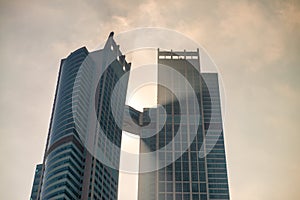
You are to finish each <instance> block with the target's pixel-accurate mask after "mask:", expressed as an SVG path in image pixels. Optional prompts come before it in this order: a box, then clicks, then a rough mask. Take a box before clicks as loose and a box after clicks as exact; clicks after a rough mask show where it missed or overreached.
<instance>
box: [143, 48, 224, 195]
mask: <svg viewBox="0 0 300 200" xmlns="http://www.w3.org/2000/svg"><path fill="white" fill-rule="evenodd" d="M157 60H158V82H163V81H164V82H166V81H167V82H168V83H169V85H170V86H171V87H172V88H173V89H174V90H176V89H177V90H178V92H177V93H178V94H179V95H177V96H176V95H175V94H174V93H173V91H171V90H170V89H168V88H166V87H164V86H162V85H158V95H157V102H158V104H160V105H162V106H163V107H164V108H165V110H166V114H167V117H166V118H167V119H166V122H163V123H164V124H157V125H156V126H152V129H153V130H152V132H158V134H156V135H153V136H151V137H144V138H142V139H141V143H140V152H141V155H140V171H143V170H144V169H145V168H147V166H146V165H149V163H155V164H156V166H157V170H154V171H151V172H146V173H141V174H140V175H139V191H138V197H139V200H208V199H229V187H228V178H227V167H226V156H225V147H224V137H223V125H222V116H221V103H220V92H219V83H218V75H217V73H201V72H200V59H199V51H189V52H188V51H182V52H173V51H160V50H158V57H157ZM164 66H168V67H170V68H172V69H173V70H171V71H170V70H169V71H170V73H165V72H164V70H163V69H164ZM176 73H180V74H181V75H182V76H183V77H184V78H185V80H188V83H184V82H182V81H180V80H178V79H176V78H175V77H176V76H175V74H176ZM177 77H178V76H177ZM188 84H189V85H190V86H191V87H192V89H193V91H194V92H195V94H194V95H196V98H192V97H191V94H190V93H189V92H188V91H187V85H188ZM180 105H181V106H182V105H184V106H185V107H186V109H182V108H181V106H180ZM145 111H147V110H144V115H145ZM146 115H147V114H146ZM196 115H199V116H200V117H199V118H197V117H195V116H196ZM157 116H158V118H157V120H156V123H161V120H160V116H161V112H159V111H158V112H157ZM162 117H165V116H163V115H162ZM144 119H146V120H144V121H143V122H142V124H144V125H146V124H147V123H148V122H147V118H144ZM196 120H197V121H196ZM198 120H199V121H198ZM183 121H184V122H183ZM161 126H163V128H162V129H160V130H157V127H161ZM150 129H151V127H150ZM142 131H148V132H149V130H146V129H143V130H142ZM150 132H151V131H150ZM176 136H177V137H178V138H180V139H174V138H175V137H176ZM166 146H168V147H167V148H163V147H166ZM159 149H160V150H159ZM158 150H159V151H158ZM149 152H156V155H155V156H154V157H153V159H152V160H151V161H149V159H148V160H143V153H149ZM164 165H165V166H164ZM161 166H164V167H161Z"/></svg>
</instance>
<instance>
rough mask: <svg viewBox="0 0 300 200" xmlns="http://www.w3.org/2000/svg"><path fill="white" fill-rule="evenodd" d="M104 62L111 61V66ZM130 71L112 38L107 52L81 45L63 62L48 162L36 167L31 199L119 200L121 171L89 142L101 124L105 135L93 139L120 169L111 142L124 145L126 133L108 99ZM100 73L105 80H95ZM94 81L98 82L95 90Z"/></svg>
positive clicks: (120, 101) (120, 100) (121, 101)
mask: <svg viewBox="0 0 300 200" xmlns="http://www.w3.org/2000/svg"><path fill="white" fill-rule="evenodd" d="M106 58H108V59H111V58H112V62H110V63H108V64H107V65H108V66H106V64H105V63H107V62H108V61H107V60H108V59H106ZM129 70H130V64H129V63H127V62H126V60H125V56H122V54H121V52H120V50H119V46H118V45H117V44H116V43H115V41H114V40H113V34H110V36H109V38H108V40H107V42H106V44H105V46H104V48H103V49H100V50H97V51H94V52H88V50H87V49H86V48H85V47H82V48H80V49H78V50H76V51H74V52H73V53H71V54H70V55H69V56H68V57H67V58H65V59H63V60H62V61H61V66H60V71H59V77H58V82H57V87H56V93H55V100H54V105H53V109H52V116H51V121H50V126H49V133H48V139H47V145H46V150H45V155H44V161H43V164H41V165H38V168H37V170H38V171H37V172H36V175H35V180H34V184H33V188H32V195H31V199H35V200H37V199H41V200H46V199H61V200H63V199H73V200H78V199H82V200H87V199H104V200H108V199H117V194H118V191H117V189H118V178H119V175H118V170H117V169H116V168H115V169H113V168H110V167H108V166H106V165H104V164H102V162H100V161H99V158H97V157H96V156H97V155H96V154H94V153H95V152H91V150H90V149H89V148H88V147H87V144H86V140H87V138H88V137H91V136H90V135H89V134H90V132H89V131H90V130H91V129H93V130H94V132H95V133H96V135H97V134H98V132H97V131H98V129H97V127H98V126H100V127H101V129H102V130H103V133H104V135H105V137H97V138H96V139H94V141H95V145H96V146H97V148H99V149H101V151H102V152H104V154H103V155H104V156H105V157H106V158H108V159H110V161H111V162H113V163H114V165H113V166H119V161H120V152H119V151H118V150H114V151H113V152H112V148H111V146H109V145H108V142H107V141H108V140H109V141H110V142H111V144H113V145H116V146H117V147H120V146H121V133H122V130H121V129H120V128H118V126H117V124H116V123H115V121H114V120H113V114H112V111H111V105H110V104H111V102H110V99H111V93H112V91H113V88H114V87H115V85H116V83H117V82H118V80H119V79H120V78H121V77H122V76H123V75H124V74H126V73H127V72H129ZM97 71H101V72H102V76H101V77H96V74H97V73H96V72H97ZM126 77H127V78H126ZM126 77H125V82H124V84H123V85H121V87H119V91H118V93H117V100H116V104H117V105H119V107H118V110H120V112H119V114H120V115H121V114H122V113H121V111H122V112H123V110H124V105H125V99H126V92H127V84H128V75H127V76H126ZM97 78H99V79H97ZM95 80H99V81H98V82H97V84H96V85H95V87H93V84H94V83H95ZM93 90H94V91H93ZM91 102H95V103H94V105H93V104H92V103H91ZM92 111H93V112H92ZM93 113H95V115H96V116H95V117H96V118H97V120H98V122H99V123H97V124H96V125H95V127H91V122H90V121H91V118H92V116H91V115H92V114H93Z"/></svg>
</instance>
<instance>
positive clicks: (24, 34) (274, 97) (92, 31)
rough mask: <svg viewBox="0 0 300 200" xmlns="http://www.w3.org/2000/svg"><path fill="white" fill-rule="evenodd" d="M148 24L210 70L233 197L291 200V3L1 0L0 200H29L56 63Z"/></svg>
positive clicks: (294, 145)
mask: <svg viewBox="0 0 300 200" xmlns="http://www.w3.org/2000/svg"><path fill="white" fill-rule="evenodd" d="M149 26H151V27H163V28H169V29H173V30H176V31H179V32H181V33H183V34H185V35H187V36H189V37H190V38H193V39H194V40H195V41H197V42H198V43H200V44H201V45H203V46H204V48H206V49H207V51H208V52H209V54H210V55H211V57H212V58H213V59H214V61H215V62H216V64H217V65H218V67H219V70H220V73H221V76H222V79H223V82H224V86H225V93H226V97H227V99H226V111H227V114H226V121H225V139H226V151H227V161H228V170H229V180H230V192H231V197H232V199H233V200H235V199H236V200H240V199H242V200H253V199H255V200H266V199H270V200H279V199H300V192H299V189H298V187H297V185H298V183H299V181H300V157H299V152H300V145H299V139H300V136H299V128H300V126H299V121H300V117H299V111H300V106H299V102H300V94H299V89H300V84H299V75H300V67H299V64H300V57H299V53H300V4H299V1H296V0H295V1H276V0H272V1H271V0H270V1H251V0H249V1H242V0H241V1H224V0H220V1H215V0H213V1H198V0H194V1H174V0H173V1H171V0H164V1H153V0H149V1H134V0H130V1H116V0H112V1H99V0H98V1H96V0H87V1H84V0H64V1H62V0H52V1H40V0H26V1H21V0H12V1H0V42H1V47H0V63H1V67H0V90H1V99H0V106H1V107H0V108H1V112H0V113H1V115H0V134H1V135H0V159H1V160H0V162H1V165H0V173H1V174H0V175H1V182H0V199H29V195H30V192H31V186H32V181H33V174H34V168H35V164H37V163H40V162H42V157H43V152H44V148H45V142H46V135H47V131H48V124H49V120H50V114H51V108H52V103H53V98H54V91H55V85H56V80H57V73H58V68H59V63H60V59H61V58H64V57H66V56H68V54H69V53H70V52H72V51H74V50H76V49H77V48H79V47H81V46H87V48H88V49H89V50H93V49H94V48H96V47H98V46H99V45H100V44H101V43H102V42H103V41H104V40H105V39H106V38H107V36H108V34H109V32H110V31H115V33H116V34H117V33H120V32H122V31H127V30H130V29H133V28H137V27H149ZM121 45H122V44H121Z"/></svg>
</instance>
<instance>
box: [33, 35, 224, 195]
mask: <svg viewBox="0 0 300 200" xmlns="http://www.w3.org/2000/svg"><path fill="white" fill-rule="evenodd" d="M157 64H158V85H157V104H159V105H160V106H158V107H157V108H144V110H143V112H140V111H137V110H135V109H134V108H132V107H130V106H127V105H125V99H126V92H127V85H128V79H129V73H128V72H130V68H131V64H130V63H127V61H126V60H125V56H123V55H122V53H121V51H120V50H119V46H118V45H117V44H116V43H115V41H114V39H113V33H111V34H110V36H109V38H108V40H107V42H106V44H105V45H104V48H103V49H101V50H97V51H94V52H88V50H87V49H86V48H85V47H82V48H80V49H78V50H76V51H74V52H73V53H71V54H70V55H69V56H68V57H67V58H65V59H63V60H62V61H61V65H60V70H59V76H58V81H57V87H56V93H55V100H54V104H53V110H52V116H51V121H50V126H49V133H48V139H47V144H46V149H45V154H44V160H43V164H40V165H37V167H36V173H35V178H34V183H33V187H32V193H31V199H32V200H40V199H41V200H44V199H61V200H62V199H74V200H77V199H81V200H88V199H101V200H102V199H103V200H108V199H111V200H117V199H118V179H119V171H118V169H119V162H120V146H121V139H122V131H128V132H131V133H134V134H137V135H139V136H140V137H141V142H140V155H139V157H140V159H139V169H140V173H139V183H138V199H139V200H152V199H153V200H194V199H197V200H209V199H211V200H213V199H214V200H216V199H222V200H223V199H229V187H228V178H227V168H226V156H225V147H224V137H223V125H222V115H221V103H220V92H219V83H218V75H217V73H202V72H201V70H200V69H201V67H200V56H199V51H198V50H197V51H162V50H158V52H157ZM106 66H107V67H106ZM166 67H167V69H168V70H167V71H166ZM99 75H101V76H99ZM180 77H182V78H184V79H185V80H186V82H182V81H180V79H179V78H180ZM120 79H122V80H123V81H121V84H120V83H119V82H120ZM95 83H96V84H95ZM160 83H164V84H160ZM94 85H96V86H94ZM116 85H118V87H117V88H118V91H117V92H115V93H113V91H114V89H115V88H116ZM167 85H168V86H170V87H167ZM191 91H192V92H191ZM114 95H115V96H114ZM112 97H114V101H113V102H112V101H111V99H112ZM112 107H113V108H114V112H115V113H113V111H112ZM161 108H164V109H161ZM124 111H125V112H124ZM93 115H95V116H96V121H97V123H96V122H95V121H93V117H92V116H93ZM153 116H155V117H154V118H153ZM117 121H119V122H121V123H122V127H121V128H120V126H118V123H117ZM99 129H101V131H102V132H101V131H99ZM122 129H123V130H122ZM100 132H101V133H103V134H104V136H105V137H103V136H101V134H99V133H100ZM153 133H155V134H153ZM156 133H157V134H156ZM99 135H100V136H99ZM114 146H116V147H118V148H113V147H114ZM99 152H100V154H99ZM149 153H151V155H152V156H150V157H149V156H148V157H147V156H144V155H146V154H149ZM107 163H109V164H108V165H107ZM109 166H110V167H109ZM132 192H135V191H132Z"/></svg>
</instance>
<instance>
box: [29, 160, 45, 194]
mask: <svg viewBox="0 0 300 200" xmlns="http://www.w3.org/2000/svg"><path fill="white" fill-rule="evenodd" d="M42 167H43V165H42V164H39V165H37V166H36V168H35V173H34V180H33V184H32V190H31V195H30V200H34V199H36V198H37V195H38V190H39V184H40V181H41V175H42Z"/></svg>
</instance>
